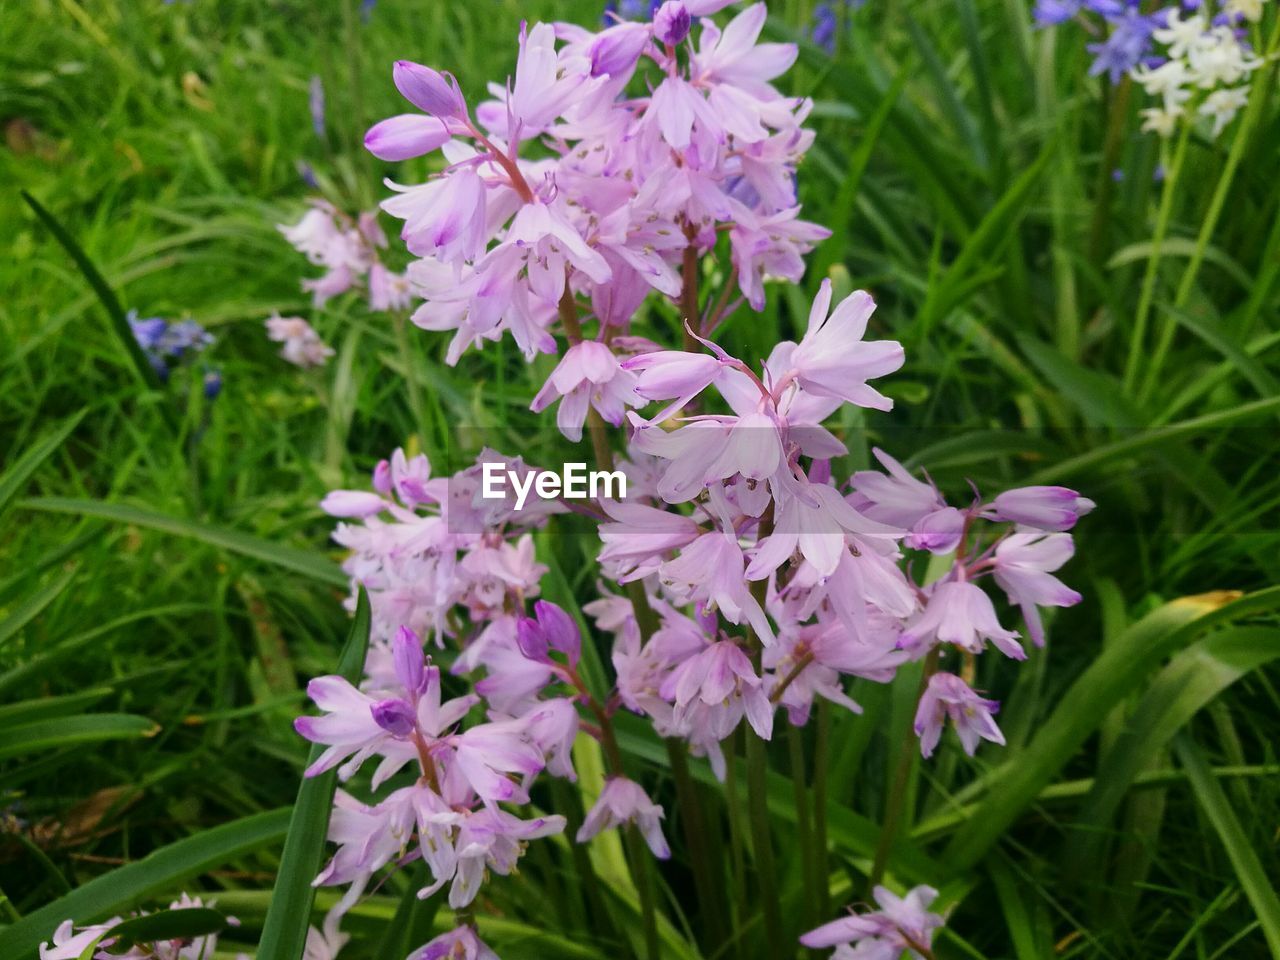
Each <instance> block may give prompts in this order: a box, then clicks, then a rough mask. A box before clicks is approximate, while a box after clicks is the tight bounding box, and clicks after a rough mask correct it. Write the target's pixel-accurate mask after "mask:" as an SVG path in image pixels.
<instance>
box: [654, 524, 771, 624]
mask: <svg viewBox="0 0 1280 960" xmlns="http://www.w3.org/2000/svg"><path fill="white" fill-rule="evenodd" d="M745 568H746V562H745V560H744V559H743V556H742V548H741V547H740V546H739V545H738V542H737V540H736V539H734V537H733V536H732V535H730V534H728V533H721V532H719V531H713V532H711V533H704V534H702V535H701V536H699V537H698V539H696V540H694V541H693V543H691V544H689V545H688V546H687V547H685V548H684V549H683V550H681V551H680V555H679V556H678V557H676V558H675V559H674V560H668V561H667V562H666V563H664V564H663V565H662V567H661V568H660V570H659V574H660V576H661V577H662V580H663V582H664V583H666V584H668V585H670V586H671V587H672V588H673V589H675V590H677V591H678V592H679V593H680V594H681V595H683V596H684V597H685V598H687V600H689V601H694V602H697V603H701V604H704V605H707V606H711V605H714V606H715V607H716V608H718V609H719V610H720V611H721V612H722V613H724V616H725V619H726V620H728V621H729V622H730V623H742V621H743V620H744V619H745V620H746V621H747V622H748V623H750V624H751V626H752V628H753V629H754V630H755V631H756V634H757V636H759V638H760V640H761V642H763V643H764V644H766V645H768V644H771V643H773V641H774V635H773V628H772V627H771V626H770V625H769V621H768V619H767V618H766V617H765V615H764V611H763V610H762V609H761V608H760V604H759V603H757V602H756V599H755V597H753V596H751V591H750V589H748V586H747V580H746V577H745V575H744V574H745Z"/></svg>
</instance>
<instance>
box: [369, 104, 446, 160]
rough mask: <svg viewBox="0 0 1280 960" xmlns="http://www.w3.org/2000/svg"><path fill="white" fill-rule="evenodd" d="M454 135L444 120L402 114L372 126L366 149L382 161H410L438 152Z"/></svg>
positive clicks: (414, 114)
mask: <svg viewBox="0 0 1280 960" xmlns="http://www.w3.org/2000/svg"><path fill="white" fill-rule="evenodd" d="M452 136H453V134H451V133H450V132H449V128H448V127H447V126H446V125H445V123H444V122H443V121H442V120H437V119H436V118H435V117H424V116H422V115H421V114H418V113H403V114H401V115H400V116H398V117H391V118H390V119H389V120H383V121H382V122H381V123H375V124H374V125H373V126H372V127H370V128H369V132H368V133H366V134H365V135H364V147H365V149H366V150H368V151H369V152H370V153H372V154H373V155H374V156H375V157H377V158H378V159H379V160H393V161H394V160H408V159H409V158H410V157H421V156H424V155H425V154H428V153H430V152H431V151H432V150H437V149H439V148H440V147H442V146H444V144H446V143H447V142H448V141H449V138H450V137H452Z"/></svg>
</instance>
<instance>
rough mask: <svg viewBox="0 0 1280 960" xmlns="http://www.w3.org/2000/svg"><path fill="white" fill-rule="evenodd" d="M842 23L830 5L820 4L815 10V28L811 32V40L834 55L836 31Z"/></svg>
mask: <svg viewBox="0 0 1280 960" xmlns="http://www.w3.org/2000/svg"><path fill="white" fill-rule="evenodd" d="M839 25H840V22H839V19H838V18H837V17H836V12H835V10H833V9H832V8H831V4H829V3H820V4H818V5H817V6H816V7H814V10H813V28H812V30H811V31H810V34H809V36H810V39H812V40H813V42H814V43H815V44H817V45H818V46H819V47H821V48H822V49H823V50H825V51H827V53H834V52H835V49H836V29H837V28H838V27H839Z"/></svg>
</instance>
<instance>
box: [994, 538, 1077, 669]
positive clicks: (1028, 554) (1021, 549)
mask: <svg viewBox="0 0 1280 960" xmlns="http://www.w3.org/2000/svg"><path fill="white" fill-rule="evenodd" d="M1074 553H1075V544H1074V543H1073V542H1072V540H1071V535H1070V534H1066V533H1014V534H1010V535H1009V536H1007V537H1005V538H1004V539H1003V540H1001V541H1000V542H999V543H998V544H997V545H996V552H995V557H994V559H993V561H992V564H993V566H994V567H995V578H996V583H998V584H999V585H1000V588H1001V589H1002V590H1004V592H1005V593H1006V594H1008V596H1009V600H1010V602H1012V603H1016V604H1018V606H1019V607H1021V608H1022V616H1023V619H1025V620H1026V621H1027V633H1028V634H1030V636H1031V640H1032V642H1034V643H1035V645H1036V646H1038V647H1039V646H1043V645H1044V623H1043V622H1042V621H1041V619H1040V611H1039V609H1037V608H1039V607H1071V606H1074V605H1075V604H1077V603H1079V602H1080V600H1081V597H1080V594H1079V593H1077V592H1076V591H1075V590H1072V589H1071V588H1070V587H1068V586H1067V585H1066V584H1065V583H1063V582H1062V581H1061V580H1059V579H1058V578H1057V577H1055V576H1054V575H1053V571H1055V570H1057V569H1058V568H1059V567H1061V566H1062V565H1063V564H1064V563H1066V562H1067V561H1068V560H1070V559H1071V557H1072V555H1073V554H1074Z"/></svg>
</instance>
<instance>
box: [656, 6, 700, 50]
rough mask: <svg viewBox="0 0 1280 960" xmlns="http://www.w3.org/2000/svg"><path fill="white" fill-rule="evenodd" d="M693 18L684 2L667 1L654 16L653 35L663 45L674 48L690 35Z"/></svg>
mask: <svg viewBox="0 0 1280 960" xmlns="http://www.w3.org/2000/svg"><path fill="white" fill-rule="evenodd" d="M692 25H693V18H692V17H690V16H689V10H688V8H686V7H685V5H684V3H683V0H667V2H666V3H664V4H663V5H662V6H661V7H659V8H658V12H657V13H655V14H654V15H653V35H654V36H655V37H657V38H658V40H660V41H661V42H662V43H665V44H667V45H668V46H672V47H674V46H675V45H676V44H677V43H679V42H680V41H681V40H683V39H684V38H685V37H687V36H688V35H689V28H690V27H691V26H692Z"/></svg>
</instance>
